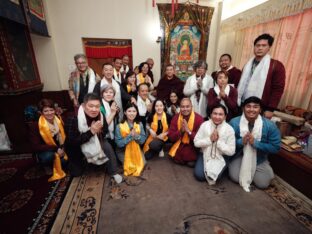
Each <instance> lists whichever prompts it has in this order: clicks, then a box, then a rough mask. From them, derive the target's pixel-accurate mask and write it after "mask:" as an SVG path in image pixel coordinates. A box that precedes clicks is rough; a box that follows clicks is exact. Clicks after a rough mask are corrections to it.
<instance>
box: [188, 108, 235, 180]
mask: <svg viewBox="0 0 312 234" xmlns="http://www.w3.org/2000/svg"><path fill="white" fill-rule="evenodd" d="M226 114H227V112H226V108H225V107H224V106H223V105H222V104H218V105H216V106H215V107H213V108H212V110H211V114H210V120H208V121H206V122H204V123H203V124H202V125H201V126H200V128H199V130H198V132H197V134H196V136H195V138H194V145H195V146H196V147H198V148H200V149H201V151H202V154H199V156H198V158H197V161H196V165H195V169H194V175H195V177H196V179H197V180H199V181H204V180H207V182H208V183H209V185H213V184H215V183H216V180H217V179H218V178H219V177H220V176H221V174H222V172H223V171H224V169H225V167H226V161H228V158H227V156H232V155H233V154H234V153H235V133H234V130H233V128H232V127H231V126H230V125H229V124H228V123H227V122H226V121H225V119H226Z"/></svg>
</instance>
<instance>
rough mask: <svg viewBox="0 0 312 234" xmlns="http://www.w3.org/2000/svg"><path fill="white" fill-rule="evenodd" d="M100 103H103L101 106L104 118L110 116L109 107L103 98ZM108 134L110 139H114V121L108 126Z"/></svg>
mask: <svg viewBox="0 0 312 234" xmlns="http://www.w3.org/2000/svg"><path fill="white" fill-rule="evenodd" d="M102 103H103V106H104V108H105V112H106V116H109V115H110V114H111V107H110V105H109V103H108V102H107V101H105V100H104V99H103V98H102ZM106 116H105V117H106ZM108 133H109V137H110V138H111V139H114V119H113V120H112V122H111V123H110V124H109V125H108Z"/></svg>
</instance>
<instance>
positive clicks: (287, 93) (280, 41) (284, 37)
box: [235, 9, 312, 110]
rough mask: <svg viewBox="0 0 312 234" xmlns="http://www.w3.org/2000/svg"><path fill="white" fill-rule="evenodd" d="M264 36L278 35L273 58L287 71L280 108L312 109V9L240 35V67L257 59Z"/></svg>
mask: <svg viewBox="0 0 312 234" xmlns="http://www.w3.org/2000/svg"><path fill="white" fill-rule="evenodd" d="M262 33H269V34H271V35H272V36H274V38H275V41H274V44H273V46H272V48H271V51H270V55H271V56H272V58H274V59H277V60H279V61H281V62H282V63H283V64H284V66H285V68H286V86H285V90H284V94H283V97H282V99H281V102H280V104H279V108H284V107H285V106H286V105H293V106H297V107H301V108H304V109H309V110H312V39H311V38H312V9H308V10H305V11H303V12H302V13H300V14H296V15H292V16H288V17H284V18H281V19H278V20H274V21H271V22H267V23H262V24H258V25H256V26H252V27H249V28H245V29H242V30H240V31H239V32H237V33H236V38H235V44H236V45H237V47H236V51H235V56H236V58H240V63H239V64H240V66H239V67H241V68H242V67H243V66H244V65H245V64H246V62H247V61H248V59H250V57H251V56H253V41H254V39H255V38H256V37H257V36H258V35H260V34H262Z"/></svg>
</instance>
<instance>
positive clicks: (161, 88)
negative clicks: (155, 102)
mask: <svg viewBox="0 0 312 234" xmlns="http://www.w3.org/2000/svg"><path fill="white" fill-rule="evenodd" d="M183 88H184V82H183V81H182V80H180V79H179V78H178V77H177V76H176V75H173V78H172V79H170V80H168V78H167V76H164V77H163V78H162V79H161V80H160V81H159V83H158V86H157V98H159V99H161V100H165V101H166V102H167V103H170V93H171V91H172V90H174V91H175V92H176V93H177V95H178V98H179V99H180V100H181V98H182V97H183Z"/></svg>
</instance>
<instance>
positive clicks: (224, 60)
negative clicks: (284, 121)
mask: <svg viewBox="0 0 312 234" xmlns="http://www.w3.org/2000/svg"><path fill="white" fill-rule="evenodd" d="M231 62H232V57H231V55H229V54H222V55H221V57H220V59H219V66H220V69H221V70H219V71H225V72H227V74H228V77H229V85H234V88H237V86H238V83H239V79H240V77H241V75H242V71H241V70H239V69H238V68H236V67H234V66H232V65H231ZM217 72H218V71H214V72H213V73H212V74H211V76H212V78H213V79H214V81H215V82H216V81H217Z"/></svg>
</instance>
